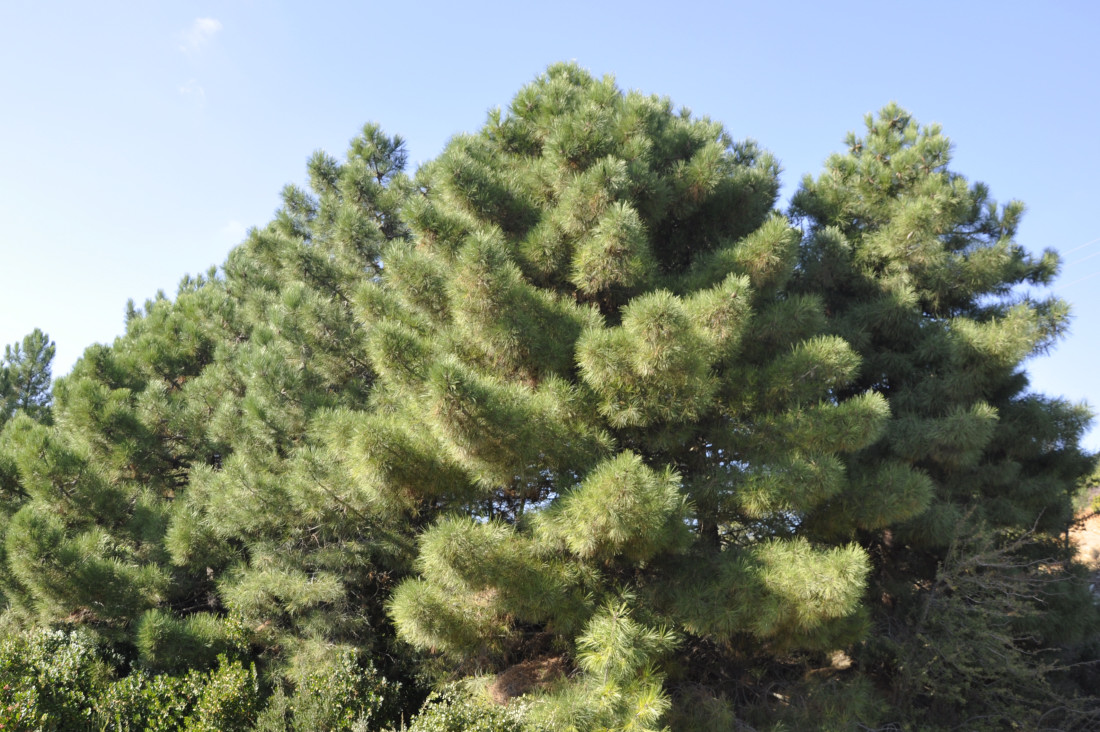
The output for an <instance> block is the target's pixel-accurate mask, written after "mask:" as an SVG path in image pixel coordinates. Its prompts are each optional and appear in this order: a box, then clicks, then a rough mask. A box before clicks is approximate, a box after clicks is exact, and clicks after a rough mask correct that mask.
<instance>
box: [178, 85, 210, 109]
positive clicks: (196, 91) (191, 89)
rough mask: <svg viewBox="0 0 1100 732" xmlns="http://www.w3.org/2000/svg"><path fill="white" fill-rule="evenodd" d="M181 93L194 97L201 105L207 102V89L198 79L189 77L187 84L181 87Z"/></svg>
mask: <svg viewBox="0 0 1100 732" xmlns="http://www.w3.org/2000/svg"><path fill="white" fill-rule="evenodd" d="M179 93H180V94H181V95H183V96H185V97H190V98H191V99H194V100H195V102H196V103H197V104H198V105H199V106H202V105H203V104H204V103H205V102H206V90H205V89H203V88H202V85H201V84H199V82H198V80H197V79H188V80H187V83H186V84H183V85H182V86H180V87H179Z"/></svg>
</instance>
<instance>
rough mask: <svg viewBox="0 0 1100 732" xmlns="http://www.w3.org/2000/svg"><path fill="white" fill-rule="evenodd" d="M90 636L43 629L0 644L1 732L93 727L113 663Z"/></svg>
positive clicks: (76, 632)
mask: <svg viewBox="0 0 1100 732" xmlns="http://www.w3.org/2000/svg"><path fill="white" fill-rule="evenodd" d="M108 661H111V662H114V661H117V659H115V658H112V657H109V656H107V655H106V654H104V653H102V652H101V651H100V649H99V648H98V647H97V643H96V640H95V639H94V638H93V637H92V636H91V634H89V633H86V632H82V631H72V632H70V631H65V630H43V631H37V632H34V633H31V634H27V635H12V636H8V637H7V638H4V639H3V641H0V729H3V730H32V729H33V730H44V731H50V730H77V729H85V728H87V727H89V726H90V725H91V720H92V718H93V706H94V703H95V699H96V697H97V696H98V695H99V694H100V693H102V691H103V690H104V689H105V688H106V687H107V685H108V684H109V683H110V680H111V675H112V663H109V662H108Z"/></svg>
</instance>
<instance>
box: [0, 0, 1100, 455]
mask: <svg viewBox="0 0 1100 732" xmlns="http://www.w3.org/2000/svg"><path fill="white" fill-rule="evenodd" d="M1098 30H1100V5H1097V4H1096V3H1094V2H1061V3H1048V4H1045V5H1044V6H1042V7H1041V6H1040V4H1039V3H1034V2H966V3H946V2H935V1H932V2H921V3H913V2H908V3H900V2H887V1H886V0H880V2H834V3H825V2H821V3H806V4H805V5H802V4H796V3H790V2H774V3H767V4H765V3H741V2H723V3H718V2H712V3H707V2H693V1H692V0H682V1H680V2H675V3H672V2H663V3H651V2H605V3H593V4H592V5H589V3H585V2H574V1H572V0H567V1H564V2H555V3H527V4H524V3H515V2H511V3H508V2H497V3H480V2H459V3H456V2H448V3H437V2H420V3H415V4H413V3H402V4H399V3H386V4H382V3H376V2H358V3H352V2H346V3H336V2H333V3H326V2H317V3H311V4H309V6H308V7H307V5H306V4H305V3H285V2H262V1H260V0H232V1H229V0H227V1H224V2H203V3H194V2H173V3H149V2H136V1H135V2H125V3H124V2H110V1H106V2H97V3H86V2H75V1H72V2H50V3H31V2H23V1H21V0H11V1H9V2H5V3H3V4H2V5H0V253H2V257H0V343H12V342H14V341H16V340H18V339H19V338H21V337H22V336H23V334H25V333H27V332H29V331H30V330H31V329H33V328H34V327H36V326H37V327H41V328H42V329H43V330H45V331H47V332H48V333H49V334H50V336H51V337H52V338H53V339H54V340H56V341H57V345H58V355H57V362H56V372H57V373H58V374H60V373H65V372H66V371H68V370H69V368H70V367H71V365H72V363H73V362H74V361H75V360H76V359H77V358H78V357H79V355H80V353H81V352H82V351H83V349H84V348H85V347H86V346H88V345H89V344H91V343H93V342H110V341H111V340H112V339H113V338H114V337H115V336H116V335H118V334H120V333H121V332H122V329H123V313H124V306H125V302H126V300H127V298H130V297H132V298H134V299H135V300H136V301H137V302H138V304H140V303H141V302H143V301H144V299H145V298H147V297H151V296H153V295H154V294H155V293H156V291H157V290H158V289H164V290H165V291H166V292H168V293H169V294H172V293H174V292H175V288H176V285H177V283H178V282H179V280H180V278H181V277H182V276H183V275H184V274H186V273H194V272H199V271H204V270H206V269H207V268H209V267H210V266H211V265H218V264H221V263H222V262H223V261H224V260H225V257H226V254H227V253H228V251H229V249H230V248H231V247H232V246H233V245H234V244H236V243H237V242H239V241H240V240H241V238H242V237H243V236H244V233H245V231H246V229H247V228H248V227H249V226H253V225H262V224H264V223H266V222H267V221H268V220H269V219H270V217H271V214H272V213H273V211H274V210H275V208H276V207H277V205H278V193H279V190H280V188H281V187H282V186H283V185H284V184H285V183H288V182H299V183H300V182H303V181H304V179H305V173H304V170H305V162H306V159H307V158H308V157H309V155H310V153H312V152H313V151H314V150H316V149H325V150H327V151H329V152H330V153H333V154H337V155H342V154H343V152H344V150H345V148H346V146H347V142H348V140H349V139H350V138H351V137H352V136H353V135H355V134H356V132H357V131H358V130H359V129H360V128H361V126H362V125H363V123H365V122H367V121H374V122H377V123H379V124H381V125H382V126H383V128H384V129H385V130H387V131H388V132H391V133H397V134H400V135H402V136H404V137H405V138H406V140H407V141H408V146H409V150H410V158H411V160H412V161H414V162H419V161H424V160H427V159H430V158H431V157H433V156H434V155H435V154H436V153H438V152H439V151H440V150H441V149H442V147H443V145H444V144H445V142H446V141H447V139H448V138H449V137H450V136H451V135H453V134H456V133H458V132H463V131H472V130H475V129H477V128H478V127H479V126H480V125H481V124H482V122H483V121H484V119H485V115H486V112H487V111H488V110H489V109H491V108H492V107H495V106H506V105H507V104H508V101H509V100H510V99H511V97H512V95H513V94H514V93H515V92H516V91H517V90H518V89H519V88H520V87H521V86H522V85H523V84H525V83H526V82H528V81H530V80H531V79H532V78H533V77H535V76H536V75H537V74H538V73H539V72H540V71H542V70H543V69H544V68H545V67H546V66H547V65H548V64H550V63H553V62H555V61H559V60H576V61H577V62H578V63H580V64H581V65H582V66H584V67H586V68H588V69H589V70H590V71H592V72H593V73H595V74H597V75H603V74H613V75H614V76H615V77H616V79H617V80H618V83H619V85H620V86H622V87H624V88H628V89H640V90H642V91H645V92H649V93H657V94H661V95H667V96H669V97H671V98H672V100H673V101H674V102H675V103H676V104H678V105H681V106H685V107H688V108H690V109H691V110H692V111H693V112H694V113H695V114H700V115H708V116H710V117H711V118H713V119H716V120H719V121H721V122H723V123H724V124H725V125H726V127H727V128H728V129H729V130H730V132H731V134H733V136H734V137H737V138H741V137H752V138H755V139H756V140H758V141H759V142H760V143H761V144H762V145H763V146H765V147H767V148H768V149H770V150H771V151H772V152H774V153H775V154H776V155H777V156H778V157H779V159H780V160H781V161H782V163H783V166H784V170H785V172H784V176H783V180H784V192H783V195H784V198H785V197H787V196H789V195H790V192H791V191H792V190H793V188H794V187H795V186H797V183H798V181H799V179H800V178H801V176H802V175H804V174H806V173H816V172H817V171H818V170H820V168H821V165H822V162H823V161H824V159H825V158H826V157H827V156H828V155H829V154H830V153H832V152H834V151H838V150H841V149H842V142H843V139H844V135H845V133H846V132H847V131H848V130H851V129H857V128H859V127H861V125H862V118H863V115H864V114H865V113H867V112H870V111H873V110H876V109H878V108H879V107H881V106H882V105H884V104H885V103H887V102H889V101H891V100H896V101H898V102H899V103H901V104H902V105H903V106H905V107H906V108H907V109H909V111H910V112H912V113H913V114H914V115H915V116H916V118H917V119H919V120H920V121H922V122H926V123H927V122H939V123H941V124H942V125H943V127H944V130H945V131H946V133H947V134H948V135H949V136H950V137H951V139H952V140H953V141H954V143H955V157H954V163H953V166H952V167H953V168H954V169H955V170H957V171H958V172H961V173H963V174H965V175H967V176H968V177H969V178H971V179H972V180H983V181H985V182H986V183H988V184H989V185H990V187H991V189H992V192H993V195H994V196H995V197H997V198H998V199H999V200H1008V199H1011V198H1018V199H1021V200H1023V201H1024V202H1025V203H1026V204H1027V206H1028V214H1027V215H1026V217H1025V219H1024V223H1023V226H1022V227H1021V230H1020V232H1019V237H1018V238H1019V240H1020V241H1021V243H1023V244H1025V245H1026V246H1028V247H1030V248H1032V249H1035V250H1041V249H1043V248H1044V247H1053V248H1055V249H1058V250H1060V251H1061V252H1062V253H1063V254H1064V255H1065V258H1064V269H1063V274H1062V276H1061V278H1060V281H1059V283H1058V284H1057V285H1056V286H1055V287H1054V288H1053V291H1054V292H1055V293H1056V294H1059V295H1061V296H1062V297H1064V298H1065V299H1067V300H1068V301H1069V302H1070V303H1071V304H1072V306H1073V310H1074V313H1075V315H1076V318H1075V321H1074V323H1073V328H1072V333H1071V335H1070V336H1069V338H1068V339H1067V340H1066V341H1064V342H1063V343H1061V344H1060V345H1059V346H1058V348H1057V349H1056V350H1055V352H1054V353H1052V354H1050V355H1048V356H1044V357H1042V358H1037V359H1035V360H1033V361H1032V362H1030V364H1029V369H1030V371H1031V373H1032V376H1033V379H1032V380H1033V385H1034V386H1035V388H1036V389H1038V390H1040V391H1043V392H1046V393H1049V394H1054V395H1064V396H1066V397H1068V398H1070V399H1072V400H1075V401H1077V400H1087V401H1089V402H1090V403H1092V404H1094V405H1097V406H1100V381H1098V380H1097V378H1096V376H1095V372H1096V370H1097V369H1096V362H1097V356H1098V355H1100V348H1098V347H1097V344H1100V224H1098V223H1097V216H1096V215H1095V213H1094V212H1095V210H1096V208H1097V206H1098V204H1100V135H1098V134H1097V112H1098V111H1100V97H1098V92H1100V84H1098V79H1100V43H1098V42H1097V40H1096V34H1097V31H1098ZM1088 444H1089V445H1090V446H1091V447H1092V448H1093V449H1100V430H1094V431H1093V433H1092V434H1091V435H1090V437H1089V439H1088Z"/></svg>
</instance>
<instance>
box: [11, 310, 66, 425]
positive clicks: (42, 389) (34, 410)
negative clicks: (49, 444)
mask: <svg viewBox="0 0 1100 732" xmlns="http://www.w3.org/2000/svg"><path fill="white" fill-rule="evenodd" d="M56 350H57V347H56V346H55V345H54V343H53V341H51V340H50V337H49V336H48V335H46V334H45V333H43V332H42V331H41V330H39V329H38V328H35V329H34V330H33V331H31V332H30V333H28V334H27V335H25V336H23V340H22V342H21V343H13V344H12V345H9V346H4V358H3V360H2V361H0V426H3V424H4V423H5V422H7V421H8V420H9V419H11V418H12V416H13V415H14V414H15V412H16V411H18V410H21V411H22V412H23V413H24V414H26V415H27V416H28V417H30V418H31V419H34V420H36V421H38V422H48V421H49V418H50V379H51V370H52V367H53V357H54V353H55V352H56Z"/></svg>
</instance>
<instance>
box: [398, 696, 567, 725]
mask: <svg viewBox="0 0 1100 732" xmlns="http://www.w3.org/2000/svg"><path fill="white" fill-rule="evenodd" d="M527 707H528V705H524V704H521V703H520V704H510V705H509V706H507V707H501V706H495V705H493V704H490V703H489V702H488V701H487V700H485V699H483V698H478V696H476V695H475V694H474V693H471V692H470V691H469V690H467V689H463V688H461V687H458V686H450V687H445V688H444V689H442V690H441V691H439V692H434V693H432V694H431V695H430V696H429V697H428V699H427V700H426V701H425V702H424V706H423V707H421V709H420V713H419V714H417V715H416V717H414V718H413V720H412V722H411V723H410V724H409V726H408V727H405V726H404V725H402V727H401V732H541V730H543V729H549V728H543V727H540V726H538V725H537V723H534V722H532V721H530V720H528V718H527V716H528V715H527Z"/></svg>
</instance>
